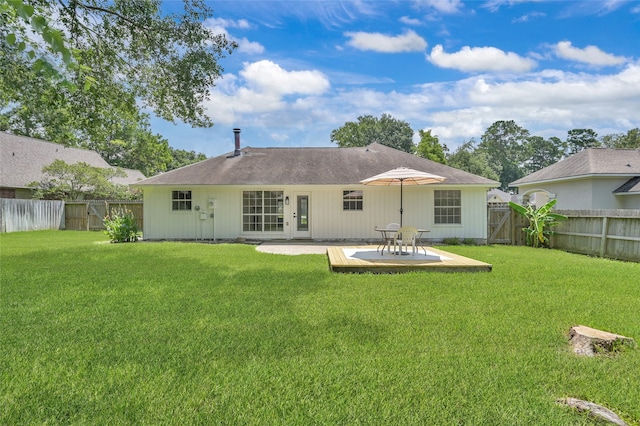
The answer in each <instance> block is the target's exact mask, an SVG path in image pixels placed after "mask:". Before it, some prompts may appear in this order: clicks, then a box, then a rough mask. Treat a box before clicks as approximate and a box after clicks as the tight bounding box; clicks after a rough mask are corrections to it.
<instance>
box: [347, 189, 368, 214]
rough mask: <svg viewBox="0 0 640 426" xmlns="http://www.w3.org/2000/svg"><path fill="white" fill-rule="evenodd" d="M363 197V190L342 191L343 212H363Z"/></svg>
mask: <svg viewBox="0 0 640 426" xmlns="http://www.w3.org/2000/svg"><path fill="white" fill-rule="evenodd" d="M362 204H363V195H362V190H361V189H352V190H349V191H342V210H344V211H353V210H356V211H362Z"/></svg>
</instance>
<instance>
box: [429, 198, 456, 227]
mask: <svg viewBox="0 0 640 426" xmlns="http://www.w3.org/2000/svg"><path fill="white" fill-rule="evenodd" d="M433 206H434V207H433V209H434V211H433V221H434V223H436V224H457V225H459V224H462V196H461V191H460V190H459V189H436V190H435V191H433Z"/></svg>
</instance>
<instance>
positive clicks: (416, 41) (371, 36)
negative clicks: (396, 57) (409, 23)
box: [345, 30, 427, 53]
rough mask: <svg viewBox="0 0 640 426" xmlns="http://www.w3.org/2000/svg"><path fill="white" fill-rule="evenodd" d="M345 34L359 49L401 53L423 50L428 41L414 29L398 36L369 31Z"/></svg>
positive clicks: (350, 43)
mask: <svg viewBox="0 0 640 426" xmlns="http://www.w3.org/2000/svg"><path fill="white" fill-rule="evenodd" d="M345 36H347V37H349V38H350V40H349V41H348V42H347V44H348V45H350V46H352V47H355V48H356V49H359V50H372V51H374V52H381V53H400V52H421V51H423V50H424V49H426V48H427V42H426V41H425V40H424V39H423V38H422V37H420V36H419V35H418V34H416V32H415V31H413V30H407V31H405V32H404V34H401V35H397V36H390V35H387V34H382V33H367V32H348V33H345Z"/></svg>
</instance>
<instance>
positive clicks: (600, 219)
mask: <svg viewBox="0 0 640 426" xmlns="http://www.w3.org/2000/svg"><path fill="white" fill-rule="evenodd" d="M554 213H560V214H563V215H565V216H567V217H568V219H567V220H566V221H561V222H560V224H559V225H558V226H555V227H554V228H553V229H552V230H553V231H554V235H552V236H551V239H550V245H551V247H553V248H555V249H559V250H565V251H568V252H571V253H581V254H588V255H594V256H600V257H608V258H611V259H621V260H631V261H635V262H640V210H631V209H625V210H554ZM487 215H488V216H487V223H488V230H487V242H488V243H489V244H510V245H525V244H526V235H525V233H524V231H522V228H526V227H528V226H529V223H528V221H527V220H526V219H525V218H524V217H523V216H522V215H520V214H518V213H516V212H515V211H514V210H512V209H511V207H509V205H508V204H506V203H505V204H497V205H490V206H489V207H488V211H487Z"/></svg>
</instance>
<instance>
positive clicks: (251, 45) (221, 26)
mask: <svg viewBox="0 0 640 426" xmlns="http://www.w3.org/2000/svg"><path fill="white" fill-rule="evenodd" d="M204 25H205V27H207V28H208V29H210V30H211V31H213V32H214V33H216V34H224V36H225V37H226V38H227V39H229V40H233V41H235V42H236V43H238V50H237V51H238V52H240V53H245V54H249V55H259V54H261V53H264V46H263V45H261V44H260V43H258V42H255V41H249V40H248V39H247V38H246V37H242V38H240V39H238V38H236V37H233V36H232V35H230V34H229V31H227V28H239V29H241V30H246V29H250V28H251V24H249V21H247V20H246V19H239V20H237V21H234V20H232V19H223V18H210V19H207V20H206V21H205V24H204Z"/></svg>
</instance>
